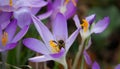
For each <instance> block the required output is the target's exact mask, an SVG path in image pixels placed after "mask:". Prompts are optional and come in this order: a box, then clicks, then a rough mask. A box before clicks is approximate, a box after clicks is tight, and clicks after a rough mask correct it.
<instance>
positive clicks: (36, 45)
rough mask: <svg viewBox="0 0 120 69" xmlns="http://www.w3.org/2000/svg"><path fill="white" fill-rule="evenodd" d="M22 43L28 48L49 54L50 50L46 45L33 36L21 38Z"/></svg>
mask: <svg viewBox="0 0 120 69" xmlns="http://www.w3.org/2000/svg"><path fill="white" fill-rule="evenodd" d="M23 44H24V45H25V46H26V47H28V48H29V49H31V50H33V51H36V52H38V53H41V54H49V53H50V51H49V49H47V47H46V46H45V45H44V44H43V43H42V42H41V41H40V40H37V39H34V38H27V39H24V40H23Z"/></svg>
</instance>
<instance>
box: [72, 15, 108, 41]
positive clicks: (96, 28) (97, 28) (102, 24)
mask: <svg viewBox="0 0 120 69" xmlns="http://www.w3.org/2000/svg"><path fill="white" fill-rule="evenodd" d="M94 20H95V14H92V15H90V16H88V17H86V18H85V19H83V20H82V21H83V23H82V24H80V21H79V18H78V16H77V15H75V16H74V21H75V24H76V27H77V28H83V30H80V34H81V36H82V38H83V39H84V38H87V37H88V36H89V35H91V34H92V33H101V32H103V31H104V30H105V29H106V28H107V26H108V24H109V22H110V20H109V17H104V18H103V19H102V20H99V21H98V22H97V23H96V24H94V23H93V21H94ZM91 26H92V27H91ZM90 27H91V29H90Z"/></svg>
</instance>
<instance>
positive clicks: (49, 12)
mask: <svg viewBox="0 0 120 69" xmlns="http://www.w3.org/2000/svg"><path fill="white" fill-rule="evenodd" d="M52 12H53V11H52V10H50V11H48V12H46V13H44V14H41V15H39V16H38V18H39V19H40V20H43V19H46V18H48V17H50V16H51V14H53V13H52Z"/></svg>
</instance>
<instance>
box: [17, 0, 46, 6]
mask: <svg viewBox="0 0 120 69" xmlns="http://www.w3.org/2000/svg"><path fill="white" fill-rule="evenodd" d="M45 5H47V2H45V1H44V0H19V2H17V4H16V6H17V7H26V6H27V7H43V6H45Z"/></svg>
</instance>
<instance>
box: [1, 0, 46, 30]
mask: <svg viewBox="0 0 120 69" xmlns="http://www.w3.org/2000/svg"><path fill="white" fill-rule="evenodd" d="M45 5H47V2H45V1H44V0H0V9H1V10H2V11H5V12H13V16H14V18H15V19H17V24H18V26H19V27H20V28H23V27H24V26H26V25H29V24H30V23H31V14H34V15H35V14H36V13H37V12H38V11H39V10H40V8H41V7H43V6H45Z"/></svg>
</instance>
